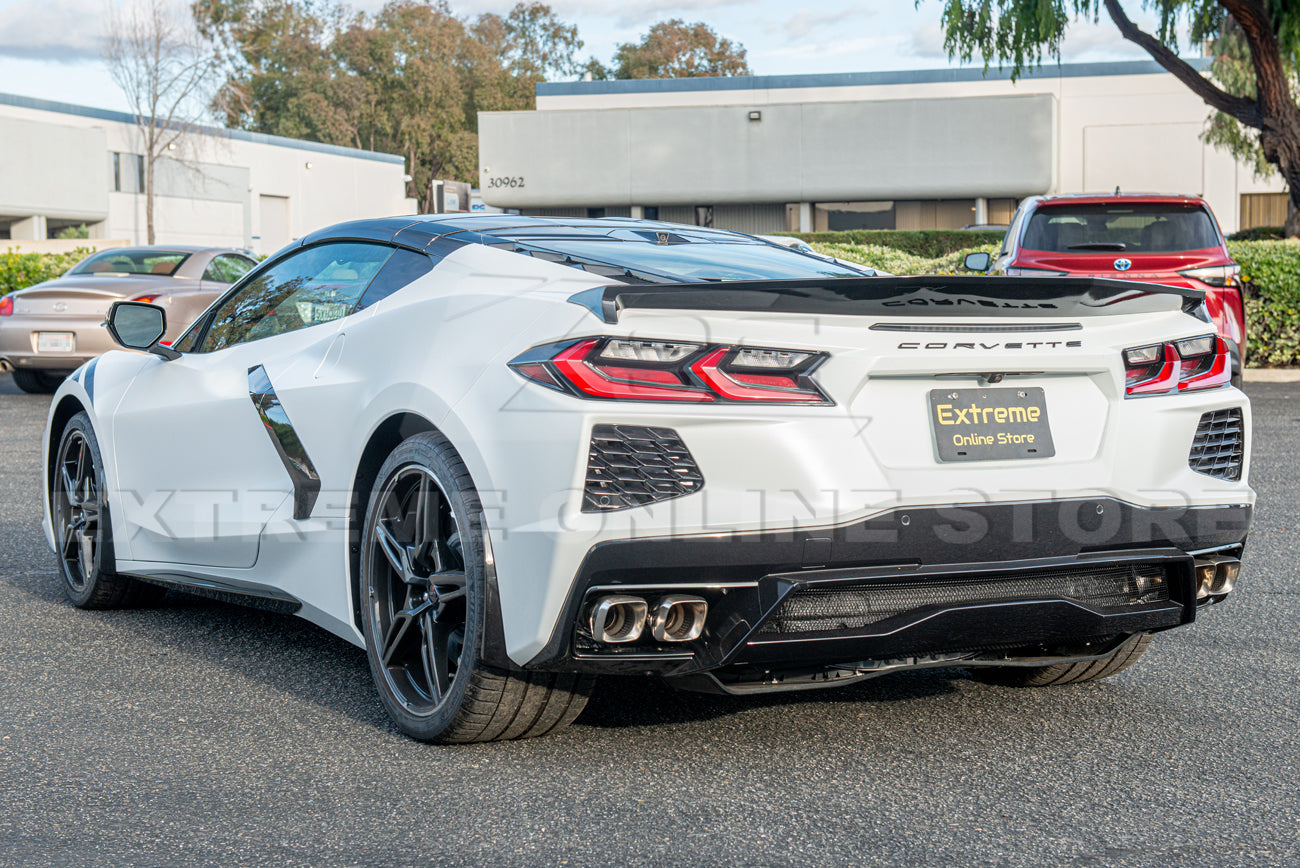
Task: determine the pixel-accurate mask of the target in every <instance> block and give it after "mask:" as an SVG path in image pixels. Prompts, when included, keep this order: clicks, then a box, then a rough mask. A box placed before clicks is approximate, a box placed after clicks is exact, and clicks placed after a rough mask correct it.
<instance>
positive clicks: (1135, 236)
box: [992, 193, 1246, 352]
mask: <svg viewBox="0 0 1300 868" xmlns="http://www.w3.org/2000/svg"><path fill="white" fill-rule="evenodd" d="M992 270H997V271H1005V272H1006V273H1007V274H1014V275H1026V276H1028V275H1037V276H1049V275H1062V276H1064V275H1071V276H1086V277H1112V278H1120V279H1122V280H1140V281H1144V282H1147V283H1165V284H1169V285H1171V286H1184V287H1192V288H1194V289H1201V290H1204V291H1205V302H1206V306H1207V307H1208V308H1209V312H1210V316H1211V317H1212V318H1213V320H1214V325H1215V328H1216V329H1217V331H1218V332H1219V334H1220V335H1221V336H1223V337H1225V338H1227V339H1228V340H1230V341H1232V342H1233V343H1235V344H1236V345H1237V348H1238V349H1239V350H1240V351H1242V352H1244V351H1245V348H1246V311H1245V308H1244V306H1243V299H1242V294H1241V277H1240V274H1241V269H1240V267H1239V266H1238V265H1237V263H1235V262H1233V261H1232V257H1231V256H1229V255H1228V248H1227V245H1226V244H1224V241H1223V233H1222V232H1221V231H1220V229H1219V223H1218V221H1217V220H1215V219H1214V214H1213V212H1211V211H1210V206H1209V205H1206V204H1205V201H1204V200H1203V199H1200V198H1199V197H1196V196H1158V195H1148V194H1141V193H1115V194H1114V195H1108V196H1107V195H1103V196H1096V195H1071V196H1031V197H1030V198H1028V199H1025V200H1024V201H1023V202H1021V203H1020V208H1019V209H1018V210H1017V211H1016V216H1015V217H1014V218H1013V219H1012V221H1011V227H1010V228H1009V229H1008V230H1007V234H1006V237H1005V238H1004V239H1003V241H1002V250H1001V251H999V253H998V255H997V258H996V259H994V260H993V265H992Z"/></svg>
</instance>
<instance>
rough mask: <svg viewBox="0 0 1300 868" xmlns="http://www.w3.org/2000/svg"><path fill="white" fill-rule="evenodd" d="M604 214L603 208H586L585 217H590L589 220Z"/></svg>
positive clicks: (597, 218)
mask: <svg viewBox="0 0 1300 868" xmlns="http://www.w3.org/2000/svg"><path fill="white" fill-rule="evenodd" d="M604 216H605V209H604V208H588V209H587V217H588V219H591V220H599V219H600V218H601V217H604Z"/></svg>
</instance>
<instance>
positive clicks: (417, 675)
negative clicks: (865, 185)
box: [361, 432, 594, 744]
mask: <svg viewBox="0 0 1300 868" xmlns="http://www.w3.org/2000/svg"><path fill="white" fill-rule="evenodd" d="M364 527H365V531H364V533H363V536H362V549H361V596H362V600H361V602H362V605H361V611H362V616H361V617H362V627H363V632H364V634H365V639H366V657H367V659H368V661H369V663H370V674H371V676H372V677H373V678H374V682H375V687H376V689H377V690H378V692H379V699H380V702H381V703H382V704H383V706H384V709H385V710H386V711H387V712H388V714H389V716H390V717H391V718H392V720H393V722H394V723H395V724H396V725H397V727H398V728H399V729H400V730H401V731H402V732H404V733H405V734H407V735H408V736H410V737H411V738H414V739H418V740H420V741H429V742H439V743H462V744H463V743H469V742H484V741H497V740H506V739H515V738H531V737H533V736H538V735H545V734H547V733H550V732H554V731H556V730H558V729H562V728H564V727H565V726H568V725H569V724H570V723H572V722H573V720H574V719H575V718H576V717H577V716H578V714H579V713H580V712H581V711H582V709H583V707H584V706H585V705H586V704H587V698H588V697H589V696H590V694H591V687H592V683H593V681H594V679H592V678H591V677H587V676H580V675H575V674H565V673H541V672H537V673H533V672H530V673H521V672H507V671H503V670H498V669H495V668H492V667H490V666H488V665H486V664H485V663H484V662H483V638H484V635H485V624H486V616H487V589H486V582H487V575H486V567H485V563H484V552H483V509H482V505H481V504H480V502H479V497H478V492H477V491H476V490H475V488H474V483H473V480H471V479H470V475H469V471H468V470H467V469H466V468H465V465H464V463H463V462H462V461H461V459H460V456H459V455H457V454H456V451H455V449H453V448H452V446H451V444H450V443H448V442H447V440H446V439H445V438H444V437H442V436H441V435H439V434H437V433H433V432H428V433H424V434H418V435H416V436H414V437H411V438H410V439H408V440H406V441H404V442H403V443H402V444H401V445H399V446H398V447H397V448H396V449H395V450H393V452H392V454H391V455H389V456H388V459H387V460H386V461H385V462H384V464H383V466H382V467H381V468H380V470H379V475H378V479H377V482H376V483H375V488H374V490H373V492H372V493H371V496H370V501H369V504H368V505H367V508H366V518H365V526H364ZM462 530H465V531H467V532H464V533H462Z"/></svg>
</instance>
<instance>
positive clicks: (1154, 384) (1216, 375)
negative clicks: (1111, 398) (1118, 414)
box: [1124, 335, 1232, 396]
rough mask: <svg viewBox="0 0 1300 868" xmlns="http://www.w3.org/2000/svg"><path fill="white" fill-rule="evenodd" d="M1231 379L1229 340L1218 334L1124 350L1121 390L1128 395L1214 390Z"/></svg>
mask: <svg viewBox="0 0 1300 868" xmlns="http://www.w3.org/2000/svg"><path fill="white" fill-rule="evenodd" d="M1231 380H1232V360H1231V357H1230V356H1229V354H1228V342H1227V341H1225V340H1224V339H1223V338H1221V337H1219V336H1218V335H1201V336H1200V337H1195V338H1185V339H1183V340H1179V341H1171V342H1169V343H1165V344H1152V345H1151V346H1146V347H1133V348H1132V349H1127V350H1125V351H1124V391H1125V393H1126V394H1128V395H1130V396H1134V395H1167V394H1170V393H1173V392H1191V391H1196V390H1198V389H1214V388H1217V387H1219V386H1226V385H1227V384H1228V383H1229V382H1231Z"/></svg>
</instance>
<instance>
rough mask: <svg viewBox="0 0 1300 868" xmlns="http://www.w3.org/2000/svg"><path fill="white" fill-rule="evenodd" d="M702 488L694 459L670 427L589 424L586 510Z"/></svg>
mask: <svg viewBox="0 0 1300 868" xmlns="http://www.w3.org/2000/svg"><path fill="white" fill-rule="evenodd" d="M703 487H704V477H703V476H701V475H700V469H699V468H698V467H696V466H695V459H693V458H691V452H690V450H689V449H687V448H686V444H685V443H683V442H682V438H681V437H678V436H677V432H676V431H674V430H672V429H671V428H643V427H640V426H636V425H597V426H596V427H595V428H592V429H591V452H590V453H589V454H588V457H587V487H586V490H585V491H584V493H583V497H582V511H583V512H605V511H607V510H611V509H627V508H628V507H630V506H643V505H645V504H647V503H654V502H656V501H660V500H671V499H672V498H674V497H681V496H682V495H684V494H691V493H693V492H696V491H699V490H700V489H701V488H703Z"/></svg>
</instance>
